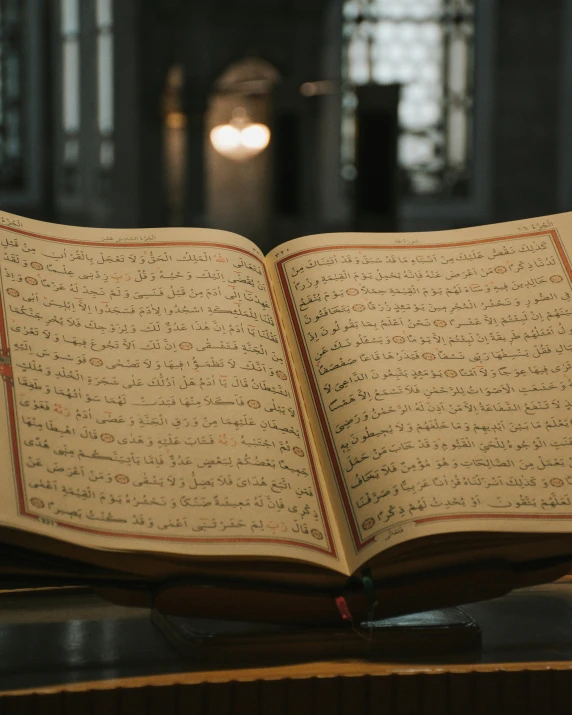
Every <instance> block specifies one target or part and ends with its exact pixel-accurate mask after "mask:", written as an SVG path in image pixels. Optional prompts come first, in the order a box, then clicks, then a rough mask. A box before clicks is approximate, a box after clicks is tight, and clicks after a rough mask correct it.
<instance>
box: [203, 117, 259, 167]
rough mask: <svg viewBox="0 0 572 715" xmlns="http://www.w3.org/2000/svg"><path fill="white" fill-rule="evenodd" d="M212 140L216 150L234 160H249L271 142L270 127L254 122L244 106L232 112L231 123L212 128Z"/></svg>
mask: <svg viewBox="0 0 572 715" xmlns="http://www.w3.org/2000/svg"><path fill="white" fill-rule="evenodd" d="M210 140H211V144H212V145H213V147H214V148H215V149H216V151H217V152H218V153H219V154H221V155H222V156H225V157H226V158H227V159H232V160H233V161H247V160H248V159H251V158H252V157H254V156H256V155H257V154H260V152H262V151H264V149H266V147H267V146H268V144H269V143H270V129H269V128H268V127H267V126H266V125H265V124H254V123H252V122H251V121H250V119H249V118H248V114H247V113H246V110H245V109H244V108H243V107H237V108H236V109H235V110H234V111H233V113H232V119H231V120H230V123H229V124H219V125H218V126H216V127H215V128H214V129H212V130H211V133H210Z"/></svg>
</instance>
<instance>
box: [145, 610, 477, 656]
mask: <svg viewBox="0 0 572 715" xmlns="http://www.w3.org/2000/svg"><path fill="white" fill-rule="evenodd" d="M151 622H152V623H153V624H154V625H155V626H156V627H157V628H158V630H159V631H160V632H161V634H162V635H163V637H164V638H165V640H166V641H167V642H168V643H169V645H170V646H171V647H172V648H174V650H175V651H176V652H177V653H178V655H180V656H182V657H183V658H186V659H189V660H191V661H195V662H197V663H200V664H201V667H206V668H208V667H233V666H235V667H236V666H240V667H245V666H256V665H280V664H285V663H289V662H290V663H291V662H304V661H316V660H324V659H339V658H359V659H364V660H381V659H388V658H391V659H393V660H395V659H396V658H397V659H399V660H402V661H408V660H409V661H411V660H415V661H419V660H420V659H421V660H422V659H423V658H424V657H426V656H427V654H430V656H431V657H432V658H434V657H436V656H438V657H440V658H444V659H451V660H453V661H455V662H461V661H468V660H474V659H475V658H476V657H478V654H479V653H480V648H481V629H480V627H479V625H478V624H477V623H476V621H474V620H473V619H472V618H471V617H470V616H469V615H468V614H466V613H465V612H464V611H463V610H462V609H460V608H443V609H441V610H436V611H426V612H422V613H417V614H410V615H407V616H398V617H396V618H386V619H382V620H377V621H372V622H363V623H361V624H359V625H358V627H357V628H356V627H353V628H352V627H348V626H347V625H346V624H343V623H341V624H340V625H339V626H337V627H335V626H329V627H321V628H319V627H312V626H292V625H284V624H268V623H246V622H240V621H224V620H205V619H196V618H185V617H181V616H168V615H165V614H164V613H161V612H160V611H157V610H155V609H153V610H152V611H151Z"/></svg>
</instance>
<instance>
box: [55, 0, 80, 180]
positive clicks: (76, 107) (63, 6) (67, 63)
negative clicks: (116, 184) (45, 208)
mask: <svg viewBox="0 0 572 715" xmlns="http://www.w3.org/2000/svg"><path fill="white" fill-rule="evenodd" d="M60 38H61V51H62V128H63V164H64V184H65V191H66V192H68V193H72V192H73V191H74V190H75V189H76V188H77V186H76V184H77V179H78V171H77V167H78V164H79V130H80V122H81V95H80V15H79V0H61V2H60Z"/></svg>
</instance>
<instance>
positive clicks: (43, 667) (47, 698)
mask: <svg viewBox="0 0 572 715" xmlns="http://www.w3.org/2000/svg"><path fill="white" fill-rule="evenodd" d="M464 610H465V611H466V612H467V613H469V614H470V615H471V616H472V617H473V618H475V620H477V621H478V622H479V624H480V625H481V628H482V633H483V647H482V650H481V652H480V654H477V655H474V654H473V655H472V656H471V657H470V658H464V659H463V658H456V659H455V660H449V661H444V662H443V661H442V659H439V658H438V657H436V656H435V655H434V654H432V653H431V652H423V648H421V649H420V650H419V651H418V652H416V658H415V662H405V661H406V660H407V659H405V658H404V659H400V660H401V662H399V661H398V660H397V659H388V660H386V661H384V662H380V661H377V662H371V661H368V660H366V659H355V658H354V659H346V660H335V661H323V662H310V663H298V664H290V665H265V666H264V667H248V668H236V667H235V668H232V669H229V668H227V669H221V668H216V667H213V668H211V669H209V670H205V669H204V668H201V664H200V663H194V664H193V663H190V662H189V661H187V660H185V659H184V658H182V657H181V656H180V655H179V654H177V653H176V652H175V651H174V650H173V648H172V647H171V646H169V645H168V644H167V643H166V642H165V641H164V639H163V638H162V637H161V634H160V633H159V632H158V631H157V629H155V628H154V626H153V625H152V624H151V622H150V620H149V613H148V612H146V611H144V610H138V609H127V608H121V607H117V606H112V605H108V604H106V603H105V602H103V601H101V600H100V599H98V598H97V597H96V596H94V595H92V594H90V593H88V592H84V591H79V592H74V591H70V592H68V593H67V594H51V595H50V594H49V593H46V594H45V595H43V596H38V595H25V594H20V595H12V596H10V595H4V596H2V597H0V613H1V614H2V625H1V626H0V690H1V691H2V692H1V695H2V697H0V713H2V715H7V714H8V713H16V712H18V713H76V712H77V713H84V712H85V713H91V714H92V715H98V714H99V713H104V714H105V715H115V713H131V712H133V713H138V715H142V714H143V713H161V715H171V714H173V715H174V713H193V714H194V713H217V715H218V714H219V713H221V714H223V713H243V712H244V713H249V715H256V714H258V713H271V714H272V715H282V714H284V715H285V714H286V713H295V714H296V715H304V714H305V713H320V712H324V713H330V714H331V715H335V714H336V713H339V714H342V713H344V714H345V713H354V712H356V713H388V714H389V713H390V714H391V715H417V714H418V713H423V714H424V715H425V713H428V714H430V713H439V715H441V714H446V713H455V715H456V714H457V713H462V714H463V715H470V714H472V713H496V712H499V713H503V714H504V713H511V712H518V713H520V714H522V715H524V714H526V713H531V714H532V713H534V714H535V715H537V714H538V713H551V714H553V713H572V583H567V582H559V583H557V584H551V585H547V586H542V587H536V588H531V589H523V590H521V591H516V592H513V593H512V594H510V595H509V596H506V597H503V598H499V599H495V600H493V601H489V602H486V603H478V604H470V605H468V606H466V607H464ZM269 657H271V654H269ZM462 660H464V661H465V662H461V661H462Z"/></svg>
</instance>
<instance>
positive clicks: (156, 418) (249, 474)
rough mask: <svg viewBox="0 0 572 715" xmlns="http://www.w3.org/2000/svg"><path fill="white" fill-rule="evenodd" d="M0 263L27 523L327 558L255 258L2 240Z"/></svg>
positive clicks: (305, 448)
mask: <svg viewBox="0 0 572 715" xmlns="http://www.w3.org/2000/svg"><path fill="white" fill-rule="evenodd" d="M0 255H1V256H2V262H1V270H2V275H1V278H2V289H3V301H2V302H3V313H4V318H5V322H6V326H7V336H8V345H7V348H8V349H9V353H10V357H11V369H12V373H13V386H14V393H15V404H16V428H17V431H18V435H19V446H20V451H21V462H22V475H21V477H22V484H23V490H24V495H25V499H26V508H27V510H28V511H29V512H30V513H32V514H35V515H38V516H41V517H42V518H43V519H51V520H54V521H55V522H57V523H59V524H64V525H74V526H80V527H86V528H87V527H89V528H90V529H101V530H107V531H110V530H111V531H113V532H119V533H126V534H139V535H140V534H143V533H144V534H147V535H150V536H153V535H162V536H163V537H164V536H165V534H168V535H172V536H173V537H175V538H191V537H194V538H197V537H200V538H202V539H212V538H218V539H220V538H228V537H231V538H232V539H233V540H237V539H238V540H240V539H254V538H265V539H270V538H272V539H283V540H288V541H289V542H292V541H295V542H296V543H300V544H308V545H312V547H314V548H318V547H319V548H320V549H323V550H324V551H326V552H327V551H328V550H329V549H330V548H331V547H330V545H329V544H328V543H327V541H328V536H327V534H328V531H327V526H326V524H325V521H324V519H325V516H324V513H323V508H322V506H321V503H320V495H319V493H318V486H317V483H316V481H315V474H314V471H313V466H312V463H311V461H310V460H311V455H310V453H309V449H310V448H309V444H308V442H307V436H306V435H305V433H304V430H303V427H302V420H301V416H300V409H299V404H298V401H297V398H296V395H295V391H294V387H293V385H292V381H291V375H290V369H289V364H288V359H287V356H286V353H285V349H284V345H283V341H282V336H281V333H280V331H279V328H278V321H277V317H276V314H275V311H274V306H273V303H272V299H271V296H270V291H269V287H268V283H267V278H266V273H265V269H264V266H263V263H262V262H261V261H260V260H259V259H258V258H256V257H255V256H251V255H248V254H247V253H246V252H245V251H239V250H238V249H234V248H232V247H230V246H229V247H225V246H209V245H205V244H202V245H193V244H189V243H186V244H180V245H179V244H173V245H172V246H169V247H162V246H158V247H154V246H153V245H152V244H149V243H143V244H141V245H140V246H135V247H134V246H132V245H121V243H118V244H113V245H109V246H105V247H102V246H101V245H90V244H89V243H84V244H79V242H78V243H77V244H74V243H70V242H68V243H57V242H55V241H49V240H42V239H40V238H33V237H22V236H13V235H10V236H8V235H5V236H4V238H3V239H2V241H1V254H0Z"/></svg>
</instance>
